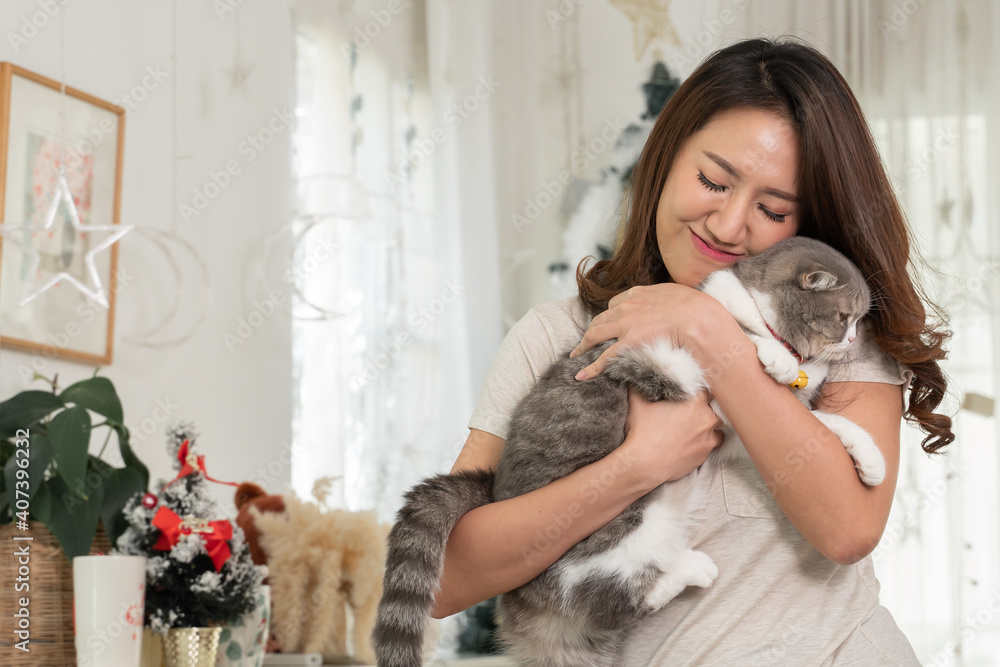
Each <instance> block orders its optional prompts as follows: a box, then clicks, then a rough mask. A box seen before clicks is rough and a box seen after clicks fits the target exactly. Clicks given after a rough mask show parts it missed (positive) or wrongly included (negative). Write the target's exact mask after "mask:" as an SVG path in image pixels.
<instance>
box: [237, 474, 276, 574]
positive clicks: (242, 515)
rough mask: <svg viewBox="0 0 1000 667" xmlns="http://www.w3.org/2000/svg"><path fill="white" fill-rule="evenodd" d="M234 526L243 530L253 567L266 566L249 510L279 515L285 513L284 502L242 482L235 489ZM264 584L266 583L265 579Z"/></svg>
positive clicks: (255, 526) (257, 487)
mask: <svg viewBox="0 0 1000 667" xmlns="http://www.w3.org/2000/svg"><path fill="white" fill-rule="evenodd" d="M234 501H235V502H236V509H237V510H238V512H239V513H238V514H237V515H236V525H237V526H239V527H240V528H242V529H243V533H244V534H245V535H246V538H247V544H248V545H249V546H250V556H251V557H252V558H253V562H254V564H255V565H267V554H265V553H264V550H263V549H262V548H261V546H260V532H259V531H258V530H257V525H256V524H255V523H254V520H253V517H252V516H251V515H250V508H251V507H256V508H257V510H258V511H260V512H274V513H277V514H281V513H283V512H284V511H285V500H284V499H283V498H282V497H281V496H278V495H268V494H267V492H266V491H264V489H262V488H260V487H259V486H257V485H256V484H254V483H253V482H243V483H242V484H240V485H239V487H237V489H236V497H235V498H234ZM264 583H265V584H266V583H268V581H267V579H265V580H264Z"/></svg>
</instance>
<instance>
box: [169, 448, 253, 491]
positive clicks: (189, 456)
mask: <svg viewBox="0 0 1000 667" xmlns="http://www.w3.org/2000/svg"><path fill="white" fill-rule="evenodd" d="M189 443H190V440H185V441H184V442H183V443H181V448H180V449H179V450H178V451H177V460H178V461H180V462H181V471H180V472H179V473H177V477H174V478H173V479H172V480H170V482H169V483H168V484H167V486H170V485H171V484H173V483H174V482H176V481H177V480H179V479H180V478H181V477H187V476H188V475H190V474H191V473H193V472H194V471H196V470H198V471H201V474H203V475H204V476H205V479H207V480H208V481H210V482H215V483H216V484H228V485H229V486H235V487H239V484H237V483H236V482H223V481H222V480H221V479H215V478H213V477H210V476H209V474H208V471H207V470H205V457H204V455H199V456H195V455H194V453H192V452H191V451H190V445H189ZM167 486H165V487H163V488H167Z"/></svg>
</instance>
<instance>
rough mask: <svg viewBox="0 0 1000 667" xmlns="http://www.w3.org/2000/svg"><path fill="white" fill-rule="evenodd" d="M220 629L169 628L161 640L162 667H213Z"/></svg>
mask: <svg viewBox="0 0 1000 667" xmlns="http://www.w3.org/2000/svg"><path fill="white" fill-rule="evenodd" d="M220 634H222V628H171V629H170V630H168V631H167V636H166V637H165V638H164V639H163V665H164V667H215V654H216V653H217V652H218V650H219V635H220Z"/></svg>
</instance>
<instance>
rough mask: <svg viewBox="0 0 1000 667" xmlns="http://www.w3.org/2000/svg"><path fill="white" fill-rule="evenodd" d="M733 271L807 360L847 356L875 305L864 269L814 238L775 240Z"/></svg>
mask: <svg viewBox="0 0 1000 667" xmlns="http://www.w3.org/2000/svg"><path fill="white" fill-rule="evenodd" d="M734 272H735V273H736V275H737V277H738V278H739V279H740V282H742V283H743V285H744V287H746V288H747V290H748V291H749V292H750V294H751V295H752V296H753V298H754V301H755V302H756V303H757V307H758V309H759V310H760V313H761V315H763V317H764V320H765V322H767V324H768V325H769V326H770V327H771V329H773V331H774V333H776V334H777V335H778V336H779V337H781V338H783V339H784V340H785V341H787V342H788V343H789V344H790V345H791V346H792V347H794V348H795V350H797V351H798V353H799V354H800V355H802V357H804V358H807V359H809V358H812V359H823V360H832V359H840V358H842V357H843V356H844V355H845V354H846V353H847V350H848V347H849V345H850V343H851V341H853V340H854V339H855V338H856V337H857V333H858V321H859V320H860V319H861V318H862V317H864V315H865V314H866V313H867V312H868V309H869V308H870V306H871V292H870V291H869V289H868V284H867V282H866V281H865V278H864V275H862V273H861V271H860V270H858V268H857V267H856V266H855V265H854V264H853V263H852V262H851V261H850V260H849V259H847V257H845V256H844V255H843V254H841V253H840V252H838V251H837V250H834V249H833V248H832V247H830V246H828V245H827V244H825V243H822V242H821V241H817V240H815V239H810V238H805V237H799V236H796V237H792V238H790V239H786V240H784V241H781V242H779V243H776V244H774V245H772V246H771V247H769V248H768V249H767V250H765V251H764V252H762V253H761V254H759V255H756V256H754V257H749V258H747V259H745V260H743V261H741V262H738V263H737V264H736V266H735V267H734Z"/></svg>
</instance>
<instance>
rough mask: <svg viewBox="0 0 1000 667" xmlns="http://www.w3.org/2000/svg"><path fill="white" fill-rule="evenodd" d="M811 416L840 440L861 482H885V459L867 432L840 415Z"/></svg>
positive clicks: (816, 411)
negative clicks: (817, 419)
mask: <svg viewBox="0 0 1000 667" xmlns="http://www.w3.org/2000/svg"><path fill="white" fill-rule="evenodd" d="M813 414H814V415H816V417H817V418H819V420H820V421H821V422H823V423H824V424H826V426H827V428H829V429H830V430H831V431H833V434H834V435H836V436H837V437H838V438H840V442H841V444H843V445H844V449H846V450H847V453H848V454H850V455H851V458H852V459H854V467H855V468H856V469H857V471H858V477H860V478H861V481H862V482H864V483H865V484H867V485H868V486H878V485H879V484H881V483H882V481H883V480H885V457H884V456H882V450H880V449H879V448H878V445H876V444H875V441H874V440H872V437H871V435H869V433H868V431H866V430H864V429H863V428H861V427H860V426H858V425H857V424H855V423H854V422H852V421H851V420H850V419H848V418H846V417H843V416H841V415H836V414H830V413H827V412H821V411H819V410H813Z"/></svg>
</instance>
